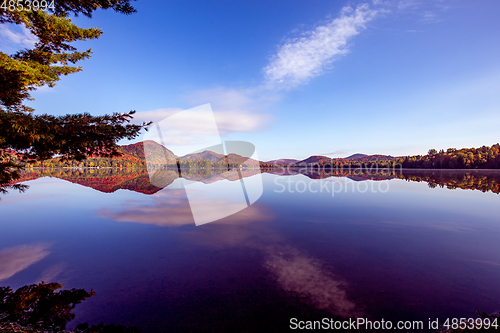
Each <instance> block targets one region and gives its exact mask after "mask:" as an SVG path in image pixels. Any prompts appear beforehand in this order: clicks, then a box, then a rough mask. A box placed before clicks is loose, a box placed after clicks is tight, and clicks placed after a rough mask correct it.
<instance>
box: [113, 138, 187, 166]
mask: <svg viewBox="0 0 500 333" xmlns="http://www.w3.org/2000/svg"><path fill="white" fill-rule="evenodd" d="M118 150H119V151H120V152H122V153H123V154H125V155H129V156H132V157H134V158H136V159H138V160H141V161H145V160H146V153H145V152H147V153H148V162H150V163H154V164H165V163H166V164H173V163H175V161H176V159H177V156H175V154H174V153H172V151H170V150H169V149H167V148H165V147H163V146H162V145H160V144H159V143H156V142H154V141H152V140H146V141H142V142H137V143H133V144H130V145H126V146H119V147H118Z"/></svg>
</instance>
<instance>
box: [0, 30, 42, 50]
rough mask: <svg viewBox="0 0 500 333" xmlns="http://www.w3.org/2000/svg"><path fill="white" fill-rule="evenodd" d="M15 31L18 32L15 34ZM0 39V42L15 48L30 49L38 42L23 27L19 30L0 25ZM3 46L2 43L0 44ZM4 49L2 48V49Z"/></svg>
mask: <svg viewBox="0 0 500 333" xmlns="http://www.w3.org/2000/svg"><path fill="white" fill-rule="evenodd" d="M15 30H18V31H17V32H16V31H15ZM0 38H1V39H2V42H7V43H9V44H14V45H15V46H17V47H19V46H20V47H28V48H32V47H33V46H34V45H35V43H36V42H37V41H38V38H37V37H36V36H35V35H33V34H32V33H31V32H30V31H29V30H28V29H26V28H25V27H24V26H23V27H21V28H19V27H16V26H13V25H12V26H9V25H7V24H0ZM2 44H3V43H2ZM4 48H5V47H3V46H2V49H4Z"/></svg>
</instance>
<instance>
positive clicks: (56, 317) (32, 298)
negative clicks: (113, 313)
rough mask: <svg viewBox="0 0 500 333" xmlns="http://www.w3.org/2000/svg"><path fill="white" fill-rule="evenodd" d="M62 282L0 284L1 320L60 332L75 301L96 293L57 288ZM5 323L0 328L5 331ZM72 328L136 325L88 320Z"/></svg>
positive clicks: (117, 329) (115, 332) (110, 330)
mask: <svg viewBox="0 0 500 333" xmlns="http://www.w3.org/2000/svg"><path fill="white" fill-rule="evenodd" d="M61 288H62V285H60V284H59V283H56V282H52V283H44V282H41V283H39V284H32V285H29V286H24V287H21V288H19V289H17V290H16V291H13V290H12V289H11V288H10V287H0V320H1V321H2V322H4V323H11V324H12V325H13V326H14V327H17V328H18V329H19V328H20V327H19V326H21V327H22V328H24V329H23V330H13V331H17V332H19V331H29V330H42V331H53V332H59V331H63V330H65V329H66V325H67V324H68V322H69V321H70V320H72V319H73V318H75V315H74V314H73V313H71V311H72V310H73V309H74V308H75V306H76V305H78V304H80V303H81V302H82V301H84V300H85V299H87V298H90V297H92V296H94V295H95V292H94V291H92V290H91V291H90V292H88V291H86V290H84V289H71V290H58V289H61ZM3 326H5V325H4V324H1V323H0V329H1V330H2V331H4V329H3ZM75 332H81V333H91V332H95V333H97V332H99V333H101V332H102V333H121V332H123V333H125V332H127V333H135V332H141V330H140V329H138V328H137V327H130V328H128V329H127V328H126V327H125V326H122V325H104V324H102V323H101V324H99V325H93V326H91V327H89V325H88V324H87V323H84V324H80V325H78V326H77V328H76V330H75Z"/></svg>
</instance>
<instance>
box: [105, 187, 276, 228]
mask: <svg viewBox="0 0 500 333" xmlns="http://www.w3.org/2000/svg"><path fill="white" fill-rule="evenodd" d="M157 194H158V195H154V197H153V200H152V202H150V203H145V202H140V203H139V202H137V201H135V202H131V201H127V202H126V203H125V204H124V205H123V206H122V207H121V209H120V210H112V209H110V208H105V209H101V210H100V211H99V212H98V215H99V216H101V217H104V218H108V219H111V220H114V221H117V222H136V223H145V224H154V225H158V226H162V227H167V226H168V227H176V226H182V225H189V224H192V225H194V224H195V221H194V218H193V214H192V212H191V206H190V205H189V201H188V200H187V198H186V195H185V191H184V190H163V191H161V192H158V193H157ZM196 205H197V206H198V207H199V209H202V210H204V212H205V214H207V215H206V218H207V219H210V218H211V216H212V215H213V216H214V219H215V218H217V219H218V218H220V210H221V209H224V210H227V211H233V210H234V211H237V210H238V209H237V208H239V207H240V205H241V203H238V202H230V201H228V200H224V199H221V198H219V199H213V200H210V199H205V200H196ZM235 205H236V206H237V207H236V209H235V208H234V206H235ZM263 220H268V218H267V214H266V213H265V212H264V211H263V210H262V209H259V208H258V206H254V205H252V206H250V207H247V208H245V209H243V210H242V211H240V212H238V213H237V214H234V215H231V216H230V217H228V218H225V219H222V220H218V221H215V222H212V223H236V224H242V223H250V222H253V221H263Z"/></svg>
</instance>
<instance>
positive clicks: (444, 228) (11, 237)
mask: <svg viewBox="0 0 500 333" xmlns="http://www.w3.org/2000/svg"><path fill="white" fill-rule="evenodd" d="M164 171H165V172H164V173H159V174H158V177H160V178H159V179H162V180H163V182H164V184H165V188H163V189H162V188H160V187H152V185H151V183H148V182H147V181H142V179H143V178H141V177H144V178H146V180H147V175H146V174H145V173H144V170H135V171H130V170H127V171H125V172H122V174H120V173H119V172H115V170H112V169H108V170H107V169H101V170H97V169H96V170H93V172H89V173H88V175H87V174H85V171H84V170H72V172H74V174H71V173H69V172H68V171H64V170H63V172H62V173H61V171H60V170H59V171H57V170H54V173H53V174H50V173H49V172H48V171H47V172H46V173H45V175H54V176H55V175H59V177H58V178H61V179H66V180H69V181H71V182H72V183H81V184H82V185H83V184H86V185H85V186H87V185H92V186H91V187H93V188H96V189H101V190H102V192H105V191H108V192H109V191H111V190H114V191H115V193H114V194H112V195H111V194H108V193H107V192H106V193H101V190H99V192H98V191H93V190H91V189H89V188H84V187H82V186H75V185H74V184H71V183H67V182H63V181H60V180H58V179H47V178H46V179H44V180H39V181H35V182H32V183H31V186H32V189H31V191H32V192H30V194H15V195H13V196H12V197H11V198H12V199H15V198H19V197H23V196H27V197H28V196H30V195H31V197H30V199H29V200H26V201H21V200H17V201H16V200H10V199H9V200H4V201H3V203H2V202H0V204H1V205H0V208H2V209H3V211H2V213H3V215H2V218H3V219H2V221H7V220H12V221H13V220H14V219H16V223H11V224H8V223H5V224H3V225H2V227H3V228H2V233H0V244H2V248H3V247H5V249H4V250H3V251H4V252H1V253H8V254H9V256H11V257H12V258H28V257H30V256H29V255H17V256H15V255H14V254H15V253H21V252H23V251H18V252H16V251H15V250H16V248H17V249H18V250H19V249H21V248H22V246H24V247H25V248H24V249H25V250H26V247H30V246H32V247H33V245H29V244H34V242H35V241H39V242H40V243H39V244H42V242H43V244H53V245H52V247H51V248H50V251H51V253H50V254H46V253H45V254H44V251H45V252H48V248H45V249H43V248H41V249H38V250H37V249H36V248H32V249H31V252H30V253H32V255H31V258H35V259H33V260H32V262H33V263H32V264H30V262H31V261H30V260H24V259H23V260H21V259H16V260H11V261H10V262H14V263H19V262H21V263H23V264H9V265H6V266H5V267H7V266H8V267H14V269H13V268H7V269H4V268H3V267H4V266H1V265H0V267H2V269H3V270H2V269H0V274H3V275H1V276H3V277H4V278H5V280H4V281H5V284H10V285H14V284H16V283H18V285H22V284H27V283H32V282H34V281H31V280H29V281H26V280H28V279H34V280H35V279H38V278H39V277H40V276H46V277H50V276H58V278H61V279H64V280H65V281H67V282H65V285H68V286H75V287H85V288H89V289H90V288H94V289H95V290H96V291H98V294H97V296H96V297H95V298H93V299H91V300H89V301H88V302H89V305H88V306H87V305H85V304H83V305H82V310H81V312H78V316H79V317H78V320H79V321H91V322H95V323H97V322H99V321H104V322H108V323H109V322H120V323H124V324H127V325H132V326H141V327H144V328H145V329H146V331H147V332H156V331H162V329H164V328H165V327H167V325H168V327H169V328H172V330H173V331H180V332H182V331H199V330H200V328H203V327H210V328H212V329H213V330H214V331H217V330H218V331H231V329H230V328H231V327H241V326H238V324H241V323H242V322H245V323H249V325H251V324H253V325H254V326H252V327H250V328H249V331H259V329H260V330H262V327H268V325H274V326H273V328H274V330H275V331H283V330H285V329H286V328H287V326H288V323H289V319H290V317H300V318H304V319H311V320H313V319H321V318H323V317H324V316H327V317H331V316H334V317H356V316H363V317H367V318H385V319H388V318H391V319H397V320H399V319H401V320H410V319H418V320H422V319H424V320H427V318H429V317H437V316H440V317H441V318H443V317H445V316H447V317H457V316H458V317H460V316H471V315H473V311H474V310H476V309H481V310H483V309H484V310H485V311H493V310H496V309H498V306H499V304H500V303H499V302H498V300H499V299H500V293H499V289H498V288H497V285H498V276H499V274H500V271H499V269H500V264H499V263H500V257H499V253H500V248H499V245H498V244H499V243H498V236H499V232H500V229H499V224H498V216H499V215H498V214H499V213H500V211H499V208H498V207H499V206H498V205H497V201H498V197H497V196H496V195H494V194H492V193H489V194H484V195H483V194H482V193H478V191H475V192H472V191H444V190H439V189H435V188H432V187H434V185H433V184H438V186H439V184H442V185H443V187H449V188H463V189H477V190H481V191H484V189H486V191H487V192H494V193H498V192H497V191H496V190H495V187H494V184H496V182H497V181H498V174H499V173H498V172H497V171H478V172H476V171H471V170H467V171H452V172H448V171H442V170H440V171H431V170H426V171H416V170H411V171H410V170H408V171H406V170H403V171H402V174H398V173H397V172H395V173H388V174H387V173H386V174H383V173H381V172H378V173H375V172H373V170H372V171H367V170H364V171H363V170H362V171H357V172H356V173H354V172H353V173H351V174H345V173H344V174H334V175H332V174H327V173H321V172H314V171H312V172H306V173H303V174H302V175H299V176H296V178H297V179H300V180H305V181H306V182H313V180H315V179H326V178H332V179H333V180H335V181H336V180H337V178H338V177H344V176H345V177H350V179H351V180H356V181H359V182H363V181H365V180H375V181H378V180H390V179H393V181H391V182H387V183H390V184H391V186H390V190H389V191H388V192H387V193H384V195H379V194H378V193H365V194H361V193H358V192H351V191H349V192H342V193H340V194H339V195H338V196H337V195H336V196H335V197H332V196H331V195H326V194H323V195H322V194H321V193H308V192H307V193H297V192H295V193H288V192H285V193H281V194H279V195H278V194H275V193H274V192H273V191H272V189H273V188H274V187H273V184H274V179H276V178H277V177H280V176H279V175H273V174H272V173H276V172H277V171H279V170H267V174H264V175H263V178H264V179H265V183H264V184H265V186H264V188H266V189H267V190H266V191H265V193H264V195H263V197H262V198H261V199H260V200H259V201H257V202H256V203H255V204H253V205H251V206H249V207H248V208H246V209H244V210H242V211H240V212H237V213H235V214H234V215H232V216H229V217H226V218H224V219H220V220H218V221H216V222H213V223H210V224H208V225H204V226H202V227H196V226H195V225H194V219H193V216H192V212H191V209H190V206H189V202H188V198H187V196H186V193H185V191H184V189H183V188H182V187H180V186H179V184H178V183H179V181H180V179H178V175H176V173H175V171H171V170H164ZM292 171H294V170H292ZM184 176H185V177H186V178H189V181H193V182H197V183H198V185H199V186H201V187H207V188H210V187H211V186H221V188H223V186H222V185H224V184H226V183H231V184H233V183H238V178H237V177H236V175H234V176H235V177H234V178H235V179H233V176H228V175H226V176H224V175H223V174H220V173H219V174H217V173H209V174H207V173H206V172H205V171H203V172H202V171H199V172H193V173H191V174H186V175H184ZM243 176H244V177H245V179H251V178H252V176H253V175H249V174H246V176H245V174H244V173H243ZM284 176H286V174H285V175H284ZM304 176H306V177H307V178H309V179H310V180H309V179H307V178H306V177H304ZM291 178H293V177H291ZM104 179H106V180H109V181H110V182H111V183H113V186H111V187H106V186H108V185H106V184H105V181H104ZM398 179H399V180H398ZM419 182H420V183H419ZM368 183H370V182H368ZM426 183H427V184H429V185H430V187H429V186H425V184H426ZM485 184H487V186H486V187H485ZM266 186H267V187H266ZM438 186H436V187H438ZM119 189H126V191H117V190H119ZM61 193H62V194H61ZM42 194H43V195H42ZM54 195H60V196H59V197H50V200H47V196H54ZM44 197H45V198H44ZM217 200H219V201H217ZM61 202H62V203H61ZM7 203H8V204H7ZM205 204H206V207H207V212H209V210H210V208H213V207H216V206H224V205H225V206H228V205H231V202H230V201H221V200H220V198H219V199H217V198H215V197H212V198H207V201H206V202H205ZM37 205H38V206H37ZM42 205H43V206H42ZM63 206H64V207H63ZM31 207H41V208H40V209H39V210H38V211H36V210H35V209H27V208H31ZM61 209H63V210H64V211H63V213H61V215H60V216H59V218H54V216H55V215H54V216H52V215H51V214H55V213H54V212H57V211H58V210H61ZM74 212H78V213H74ZM207 214H208V213H207ZM61 216H62V218H61ZM4 219H5V220H4ZM26 221H37V222H36V223H35V222H30V223H31V224H30V230H33V231H32V232H33V235H36V237H35V236H33V237H32V238H37V237H38V238H39V239H38V238H37V239H36V240H33V239H31V238H30V240H27V238H29V237H28V236H26V235H25V230H26V229H25V228H26V227H25V225H26V224H28V222H26ZM116 222H120V223H116ZM123 222H127V223H123ZM30 237H31V236H30ZM4 244H6V245H4ZM16 244H21V245H17V246H18V247H16ZM22 244H24V245H22ZM26 244H28V245H26ZM37 244H38V243H37ZM9 251H10V252H9ZM24 252H29V251H24ZM41 254H43V255H45V257H43V258H42V255H41ZM9 256H7V255H4V256H3V257H2V256H1V254H0V259H2V260H0V263H3V262H4V261H5V262H9V260H8V259H7V260H4V258H8V257H9ZM39 258H41V259H39ZM36 260H39V261H36ZM61 262H64V263H67V266H62V265H59V266H57V265H58V263H61ZM26 263H28V266H26ZM34 263H38V264H36V265H35V264H34ZM29 265H31V266H29ZM16 267H17V268H16ZM22 267H26V268H24V273H21V272H22V270H23V268H22ZM27 267H30V268H29V269H27ZM23 279H25V280H23ZM18 281H21V282H18ZM21 283H22V284H21ZM99 295H102V296H99ZM102 309H105V310H102ZM227 318H231V319H227Z"/></svg>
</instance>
